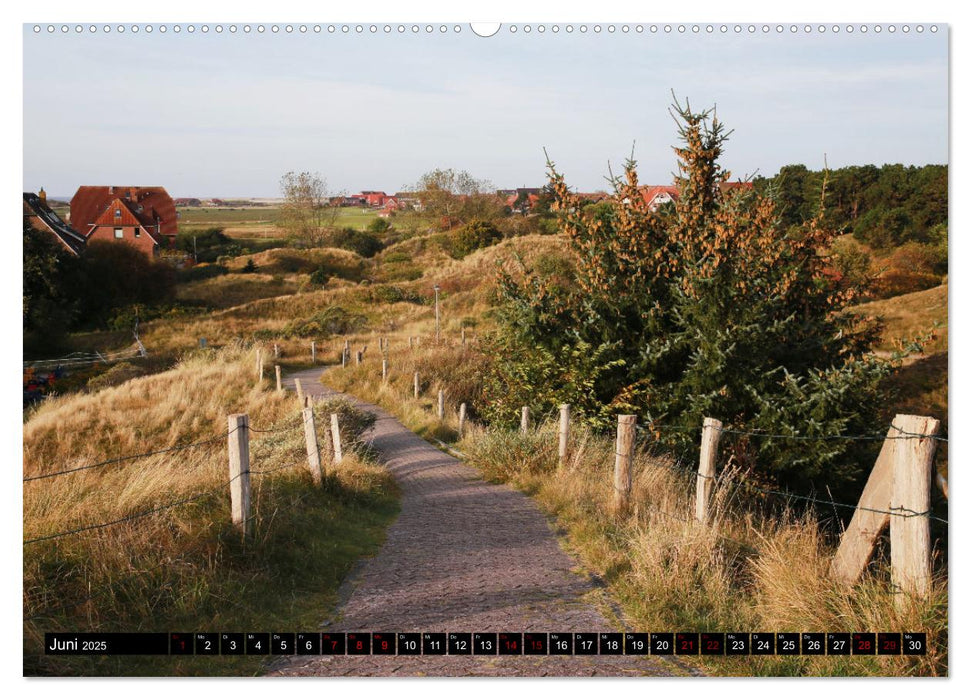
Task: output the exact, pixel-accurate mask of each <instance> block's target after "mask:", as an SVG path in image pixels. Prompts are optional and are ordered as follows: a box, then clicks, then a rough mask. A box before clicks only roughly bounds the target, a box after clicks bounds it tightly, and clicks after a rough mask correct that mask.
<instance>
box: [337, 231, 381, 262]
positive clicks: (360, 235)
mask: <svg viewBox="0 0 971 700" xmlns="http://www.w3.org/2000/svg"><path fill="white" fill-rule="evenodd" d="M326 243H327V245H329V246H332V247H334V248H343V249H344V250H350V251H353V252H355V253H357V254H358V255H360V256H361V257H363V258H373V257H374V256H375V255H377V254H378V253H380V252H381V249H382V248H383V247H384V245H383V244H382V243H381V240H380V239H379V238H378V237H377V236H375V235H373V234H371V233H367V232H365V231H357V230H355V229H352V228H342V229H339V230H337V231H335V232H333V233H331V234H329V235H328V236H327V239H326Z"/></svg>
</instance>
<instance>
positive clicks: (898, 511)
mask: <svg viewBox="0 0 971 700" xmlns="http://www.w3.org/2000/svg"><path fill="white" fill-rule="evenodd" d="M891 427H893V428H895V429H897V430H898V432H901V433H903V434H902V435H894V436H887V435H884V436H882V437H880V438H879V439H881V440H912V439H914V438H932V439H935V438H937V436H936V435H929V434H922V433H909V432H905V431H901V430H899V428H896V426H893V425H892V424H891ZM687 428H688V426H660V425H656V424H652V425H650V427H647V426H637V431H638V432H639V433H641V434H642V435H650V434H651V432H652V431H654V434H655V435H656V431H658V430H661V429H668V430H670V429H674V430H684V429H687ZM712 429H713V430H716V431H720V432H723V433H725V432H728V433H732V434H741V435H752V436H758V437H798V438H799V439H816V440H827V439H846V440H863V439H866V440H871V439H874V437H873V436H864V435H824V436H819V437H816V438H811V437H809V436H786V435H768V434H766V433H761V432H753V431H743V430H733V429H727V430H726V429H725V428H717V427H713V428H712ZM691 430H693V431H698V432H700V428H698V427H697V426H694V427H691ZM940 439H942V440H943V441H944V442H946V439H944V438H940ZM681 461H683V460H678V463H680V462H681ZM660 464H661V466H663V467H665V468H666V469H668V470H670V471H673V472H676V473H678V474H681V475H683V476H690V477H694V478H701V479H709V480H715V481H718V480H719V479H720V477H718V476H711V475H707V474H702V473H701V472H700V471H699V470H697V469H690V468H685V467H677V466H673V465H669V464H664V463H663V462H660ZM721 481H722V483H724V480H721ZM734 486H735V487H736V488H745V489H748V490H751V491H756V492H758V493H761V494H764V495H768V496H777V497H780V498H785V499H787V500H796V501H802V502H805V503H814V504H819V505H824V506H831V507H834V508H844V509H848V510H853V511H857V510H862V511H867V512H871V513H877V514H881V515H895V516H898V517H904V518H915V517H927V518H930V519H931V520H934V521H937V522H939V523H942V524H944V525H947V524H948V521H947V520H946V519H944V518H940V517H937V516H935V515H933V514H932V512H931V511H930V510H927V511H924V512H918V511H914V510H911V509H909V508H903V507H896V508H890V509H888V510H882V509H878V508H868V507H865V506H861V505H859V504H851V503H840V502H838V501H833V500H827V499H822V498H817V497H815V496H808V495H802V494H796V493H792V492H790V491H787V490H779V489H771V488H765V487H762V486H758V485H756V484H753V483H751V482H738V483H735V484H734Z"/></svg>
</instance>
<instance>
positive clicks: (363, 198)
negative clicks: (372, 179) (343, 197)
mask: <svg viewBox="0 0 971 700" xmlns="http://www.w3.org/2000/svg"><path fill="white" fill-rule="evenodd" d="M348 199H351V200H358V201H360V202H363V203H364V205H365V206H369V207H376V208H380V207H383V206H384V205H385V203H386V202H387V200H388V195H387V194H385V193H384V192H378V191H376V190H364V191H362V192H360V193H358V194H354V195H351V196H350V197H349V198H348Z"/></svg>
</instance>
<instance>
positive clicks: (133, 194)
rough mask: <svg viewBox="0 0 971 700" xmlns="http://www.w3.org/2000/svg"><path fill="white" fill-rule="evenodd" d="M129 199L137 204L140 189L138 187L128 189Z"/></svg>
mask: <svg viewBox="0 0 971 700" xmlns="http://www.w3.org/2000/svg"><path fill="white" fill-rule="evenodd" d="M128 199H130V200H131V201H133V202H137V201H138V188H137V187H129V188H128Z"/></svg>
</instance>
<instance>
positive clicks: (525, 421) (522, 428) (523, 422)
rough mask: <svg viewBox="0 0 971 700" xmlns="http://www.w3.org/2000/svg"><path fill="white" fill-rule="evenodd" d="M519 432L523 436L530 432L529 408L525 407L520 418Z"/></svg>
mask: <svg viewBox="0 0 971 700" xmlns="http://www.w3.org/2000/svg"><path fill="white" fill-rule="evenodd" d="M519 432H520V433H522V434H523V435H526V434H527V433H528V432H529V406H523V410H522V415H521V416H520V417H519Z"/></svg>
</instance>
